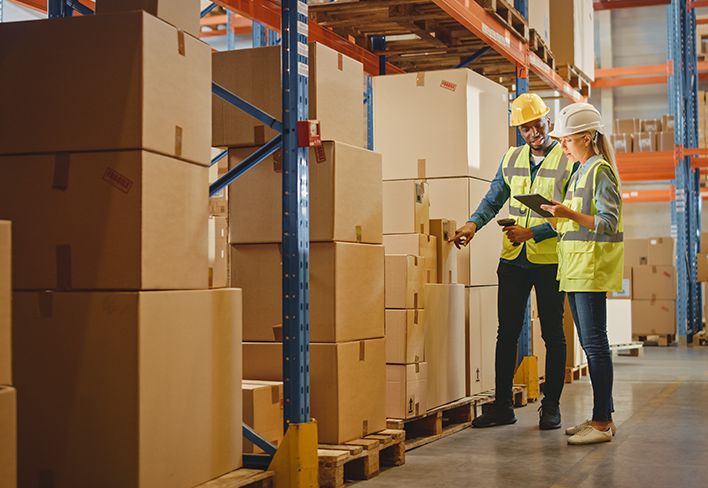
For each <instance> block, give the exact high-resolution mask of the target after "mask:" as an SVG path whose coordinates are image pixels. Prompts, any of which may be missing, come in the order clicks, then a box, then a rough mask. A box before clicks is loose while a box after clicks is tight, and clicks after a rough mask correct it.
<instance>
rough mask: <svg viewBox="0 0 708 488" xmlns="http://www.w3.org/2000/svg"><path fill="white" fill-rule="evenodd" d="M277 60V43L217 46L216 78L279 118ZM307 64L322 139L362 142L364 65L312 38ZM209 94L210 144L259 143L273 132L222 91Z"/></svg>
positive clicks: (312, 105)
mask: <svg viewBox="0 0 708 488" xmlns="http://www.w3.org/2000/svg"><path fill="white" fill-rule="evenodd" d="M280 65H281V57H280V46H271V47H260V48H255V49H237V50H235V51H222V52H215V53H214V54H213V77H214V82H216V83H218V84H219V85H221V86H223V87H224V88H226V89H227V90H229V91H230V92H232V93H234V94H236V95H238V96H239V97H241V98H242V99H244V100H246V101H247V102H249V103H250V104H252V105H254V106H256V107H258V108H259V109H261V110H263V111H264V112H266V113H268V114H270V115H271V116H273V117H274V118H276V119H278V120H280V119H281V118H282V115H281V114H282V111H283V107H282V95H281V94H282V89H281V83H282V78H281V74H280ZM308 65H309V67H310V70H309V76H310V78H309V93H308V103H309V109H310V119H312V120H319V122H320V130H321V136H322V140H323V141H340V142H346V143H348V144H352V145H354V146H359V147H363V146H365V136H364V111H363V110H362V105H363V100H364V95H363V93H364V92H363V89H362V87H363V79H364V68H363V65H362V64H361V63H360V62H359V61H355V60H354V59H351V58H349V57H347V56H344V55H343V54H340V53H338V52H337V51H335V50H333V49H330V48H329V47H327V46H323V45H322V44H318V43H314V42H313V43H310V49H309V59H308ZM212 100H213V114H212V125H213V129H212V145H213V146H216V147H225V146H231V147H236V146H241V147H246V146H259V145H262V144H263V143H265V142H266V141H268V140H270V139H272V138H273V137H275V136H276V135H277V132H276V131H275V130H273V129H271V128H269V127H266V126H265V125H263V123H262V122H260V121H258V120H256V119H254V118H253V117H251V116H250V115H248V114H246V113H245V112H243V111H242V110H240V109H238V108H236V107H234V106H232V105H231V104H229V103H228V102H226V101H224V100H222V99H221V98H220V97H217V96H216V95H214V96H213V99H212Z"/></svg>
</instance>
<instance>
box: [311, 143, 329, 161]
mask: <svg viewBox="0 0 708 488" xmlns="http://www.w3.org/2000/svg"><path fill="white" fill-rule="evenodd" d="M312 149H313V150H314V152H315V161H317V163H318V164H320V163H326V162H327V153H326V152H325V149H324V144H315V146H314V147H313V148H312Z"/></svg>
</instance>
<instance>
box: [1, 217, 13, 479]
mask: <svg viewBox="0 0 708 488" xmlns="http://www.w3.org/2000/svg"><path fill="white" fill-rule="evenodd" d="M11 324H12V224H11V223H10V222H8V221H6V220H0V385H11V384H12V327H11ZM0 431H1V429H0ZM0 479H2V478H1V477H0Z"/></svg>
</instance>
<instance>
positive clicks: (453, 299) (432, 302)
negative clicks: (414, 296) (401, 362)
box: [423, 284, 466, 409]
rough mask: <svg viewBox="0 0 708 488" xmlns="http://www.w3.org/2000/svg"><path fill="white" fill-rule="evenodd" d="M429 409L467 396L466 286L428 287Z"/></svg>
mask: <svg viewBox="0 0 708 488" xmlns="http://www.w3.org/2000/svg"><path fill="white" fill-rule="evenodd" d="M424 295H425V298H424V299H423V300H424V302H425V304H426V309H425V324H424V329H425V361H426V362H427V363H428V389H427V403H428V409H431V408H435V407H438V406H440V405H444V404H446V403H450V402H453V401H455V400H458V399H460V398H462V397H463V396H465V390H466V388H465V287H464V286H463V285H442V284H427V285H425V289H424Z"/></svg>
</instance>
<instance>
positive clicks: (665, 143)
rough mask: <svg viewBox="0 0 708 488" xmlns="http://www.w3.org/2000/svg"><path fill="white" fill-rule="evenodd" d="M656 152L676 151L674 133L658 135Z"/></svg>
mask: <svg viewBox="0 0 708 488" xmlns="http://www.w3.org/2000/svg"><path fill="white" fill-rule="evenodd" d="M656 150H657V151H673V150H674V131H664V132H657V133H656Z"/></svg>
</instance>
